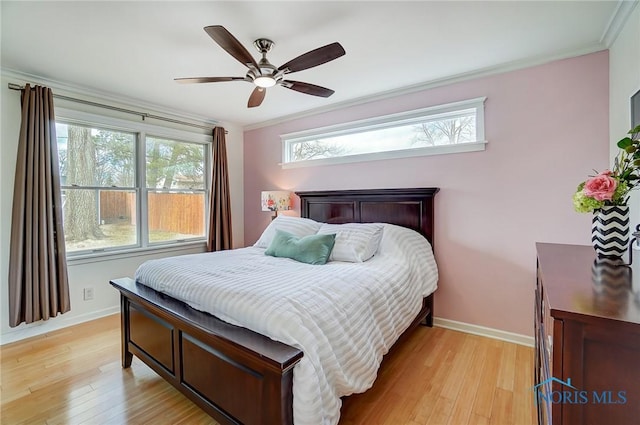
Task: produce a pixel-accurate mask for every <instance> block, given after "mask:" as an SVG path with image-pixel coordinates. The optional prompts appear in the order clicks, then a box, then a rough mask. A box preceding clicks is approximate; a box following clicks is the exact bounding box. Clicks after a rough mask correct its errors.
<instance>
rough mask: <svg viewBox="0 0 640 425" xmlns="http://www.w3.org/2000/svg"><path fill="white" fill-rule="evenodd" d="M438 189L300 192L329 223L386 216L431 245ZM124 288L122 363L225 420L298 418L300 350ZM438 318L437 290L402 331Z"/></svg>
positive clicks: (306, 213)
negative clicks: (135, 362) (144, 369)
mask: <svg viewBox="0 0 640 425" xmlns="http://www.w3.org/2000/svg"><path fill="white" fill-rule="evenodd" d="M437 192H438V188H421V189H379V190H346V191H323V192H296V194H297V195H298V196H300V199H301V216H302V217H308V218H312V219H314V220H317V221H321V222H328V223H347V222H385V223H392V224H397V225H401V226H405V227H409V228H411V229H414V230H416V231H418V232H420V233H421V234H423V235H424V236H425V237H426V238H427V239H428V240H429V241H430V242H431V243H432V244H433V211H434V196H435V194H436V193H437ZM111 285H113V286H114V287H115V288H116V289H118V290H119V291H120V294H121V295H120V304H121V325H122V367H123V368H128V367H130V366H131V361H132V359H133V355H135V356H137V357H138V358H139V359H140V360H142V361H143V362H144V363H145V364H147V365H148V366H149V367H151V368H152V369H153V370H154V371H156V372H157V373H158V374H159V375H160V376H162V377H163V378H164V379H166V380H167V381H168V382H169V383H171V384H172V385H173V386H174V387H176V388H177V389H178V390H180V391H181V392H182V393H183V394H184V395H185V396H186V397H187V398H189V399H190V400H192V401H193V402H194V403H196V404H197V405H198V406H200V407H201V408H202V409H203V410H205V411H206V412H207V413H208V414H210V415H211V416H212V417H213V418H214V419H215V420H217V421H218V422H220V423H221V424H247V425H252V424H270V425H271V424H274V425H275V424H289V425H290V424H293V407H292V402H293V391H292V382H293V381H292V380H293V368H294V366H295V365H296V363H297V362H298V361H299V360H300V359H301V358H302V356H303V355H304V354H303V353H302V351H300V350H299V349H297V348H294V347H291V346H289V345H286V344H283V343H280V342H276V341H274V340H272V339H270V338H268V337H266V336H264V335H260V334H258V333H256V332H253V331H250V330H248V329H245V328H241V327H238V326H233V325H230V324H228V323H226V322H223V321H221V320H219V319H217V318H216V317H214V316H212V315H209V314H207V313H203V312H200V311H197V310H194V309H193V308H191V307H189V306H188V305H187V304H185V303H183V302H181V301H178V300H176V299H174V298H171V297H169V296H167V295H164V294H162V293H159V292H156V291H155V290H153V289H151V288H149V287H146V286H144V285H142V284H139V283H136V282H134V281H133V280H132V279H129V278H123V279H114V280H112V281H111ZM420 322H423V323H425V324H426V325H428V326H432V325H433V294H432V295H430V296H429V297H427V298H425V299H424V301H423V307H422V309H421V311H420V313H419V314H418V315H417V316H416V318H415V320H414V322H413V323H412V325H411V326H410V327H409V329H407V331H406V332H405V334H407V333H408V332H410V330H412V329H414V328H415V327H416V326H417V325H418V324H419V323H420Z"/></svg>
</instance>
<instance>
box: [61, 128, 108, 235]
mask: <svg viewBox="0 0 640 425" xmlns="http://www.w3.org/2000/svg"><path fill="white" fill-rule="evenodd" d="M68 131H69V138H68V141H67V157H66V167H67V182H66V184H67V185H68V186H73V185H77V186H94V185H95V184H96V183H95V167H96V151H95V145H94V142H93V139H92V137H91V129H89V128H86V127H79V126H74V125H73V126H72V125H70V126H69V130H68ZM97 217H98V214H97V207H96V191H95V190H92V189H86V190H82V189H78V190H76V189H71V190H67V191H66V200H65V204H64V232H65V238H66V239H67V240H70V241H83V240H86V239H99V238H101V237H103V236H104V234H103V233H102V231H101V230H100V227H99V226H98V222H97Z"/></svg>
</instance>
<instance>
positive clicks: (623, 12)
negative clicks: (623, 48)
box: [600, 0, 640, 49]
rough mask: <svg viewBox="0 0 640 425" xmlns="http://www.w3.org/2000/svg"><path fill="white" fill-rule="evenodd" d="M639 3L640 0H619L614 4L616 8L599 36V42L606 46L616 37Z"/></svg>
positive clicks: (608, 46) (609, 45)
mask: <svg viewBox="0 0 640 425" xmlns="http://www.w3.org/2000/svg"><path fill="white" fill-rule="evenodd" d="M638 4H640V0H630V1H629V0H623V1H619V2H618V5H617V6H616V10H614V11H613V14H612V15H611V18H610V19H609V23H608V24H607V27H606V28H605V30H604V32H603V33H602V37H600V42H601V43H602V44H603V45H604V46H606V47H607V49H608V48H610V47H611V46H612V45H613V43H614V42H615V41H616V39H617V38H618V35H619V34H620V33H621V32H622V29H623V28H624V26H625V24H626V23H627V20H628V19H629V17H630V16H631V13H633V10H634V9H635V8H636V6H638Z"/></svg>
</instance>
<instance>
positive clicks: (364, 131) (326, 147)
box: [281, 98, 486, 168]
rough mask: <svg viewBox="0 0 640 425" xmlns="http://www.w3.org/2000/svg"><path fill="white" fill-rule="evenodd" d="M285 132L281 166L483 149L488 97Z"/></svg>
mask: <svg viewBox="0 0 640 425" xmlns="http://www.w3.org/2000/svg"><path fill="white" fill-rule="evenodd" d="M485 99H486V98H479V99H472V100H468V101H463V102H456V103H450V104H447V105H441V106H435V107H431V108H426V109H420V110H416V111H410V112H403V113H400V114H394V115H388V116H384V117H377V118H373V119H368V120H363V121H357V122H353V123H349V124H344V125H337V126H331V127H325V128H320V129H315V130H311V131H304V132H299V133H291V134H285V135H282V136H281V138H282V142H283V167H285V168H287V167H295V166H308V165H315V164H328V163H340V162H354V161H368V160H376V159H387V158H400V157H407V156H418V155H434V154H444V153H454V152H469V151H478V150H484V146H485V143H486V142H485V141H484V101H485Z"/></svg>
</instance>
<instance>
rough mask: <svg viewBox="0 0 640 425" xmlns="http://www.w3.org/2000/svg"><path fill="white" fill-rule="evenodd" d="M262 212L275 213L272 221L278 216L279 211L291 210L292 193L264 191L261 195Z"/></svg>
mask: <svg viewBox="0 0 640 425" xmlns="http://www.w3.org/2000/svg"><path fill="white" fill-rule="evenodd" d="M260 198H261V204H262V211H275V213H276V214H275V215H274V216H273V217H271V220H273V219H274V218H276V217H277V216H278V211H287V210H290V209H291V192H289V191H286V190H269V191H263V192H262V193H261V195H260Z"/></svg>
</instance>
